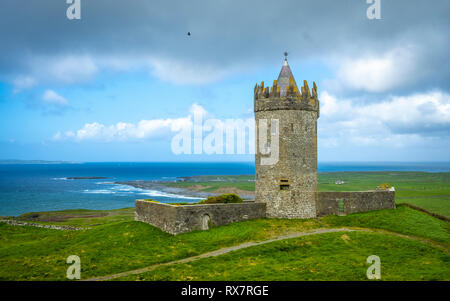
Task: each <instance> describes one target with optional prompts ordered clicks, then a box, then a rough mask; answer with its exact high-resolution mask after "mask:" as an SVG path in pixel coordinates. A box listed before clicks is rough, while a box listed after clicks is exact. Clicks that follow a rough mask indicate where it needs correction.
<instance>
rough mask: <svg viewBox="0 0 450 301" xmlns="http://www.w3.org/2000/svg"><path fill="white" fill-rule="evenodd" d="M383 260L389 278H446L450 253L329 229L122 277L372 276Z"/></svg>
mask: <svg viewBox="0 0 450 301" xmlns="http://www.w3.org/2000/svg"><path fill="white" fill-rule="evenodd" d="M372 254H376V255H377V256H379V257H380V260H381V276H382V279H383V280H443V279H448V277H449V276H450V266H449V264H448V262H449V260H450V256H449V255H446V254H444V253H443V252H441V251H439V250H436V249H434V248H432V247H429V246H426V245H423V244H422V243H420V242H417V241H413V240H408V239H404V238H399V237H394V236H387V235H383V234H378V233H357V232H352V233H343V232H341V233H326V234H321V235H313V236H310V237H302V238H296V239H288V240H283V241H277V242H273V243H269V244H267V245H262V246H258V247H251V248H247V249H242V250H239V251H236V252H233V253H231V254H225V255H222V256H219V257H217V258H206V259H200V260H197V261H195V262H192V263H184V264H177V265H174V266H166V267H160V268H157V269H155V270H153V271H151V272H147V273H144V274H141V275H133V276H128V277H123V278H121V279H120V280H158V281H160V280H176V281H179V280H189V281H190V280H194V281H195V280H197V281H198V280H200V281H204V280H216V281H230V280H234V281H239V280H240V281H247V280H261V281H262V280H265V281H270V280H277V281H278V280H286V281H293V280H294V281H295V280H339V281H342V280H353V281H354V280H367V277H366V270H367V268H368V266H369V265H368V264H367V263H366V259H367V257H368V256H369V255H372Z"/></svg>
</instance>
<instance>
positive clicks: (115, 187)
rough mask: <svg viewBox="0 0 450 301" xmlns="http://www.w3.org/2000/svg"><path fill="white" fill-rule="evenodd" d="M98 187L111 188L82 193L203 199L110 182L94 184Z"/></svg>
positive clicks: (87, 190)
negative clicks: (106, 186)
mask: <svg viewBox="0 0 450 301" xmlns="http://www.w3.org/2000/svg"><path fill="white" fill-rule="evenodd" d="M96 184H99V185H105V184H109V185H111V187H108V188H107V189H104V188H103V189H92V190H90V189H85V190H84V191H83V193H93V194H96V193H97V194H116V195H136V194H138V195H145V196H150V197H162V198H169V199H185V200H201V199H203V198H198V197H191V196H185V195H179V194H173V193H167V192H163V191H159V190H151V189H142V188H137V187H133V186H129V185H123V184H115V183H111V182H109V183H108V182H99V183H96Z"/></svg>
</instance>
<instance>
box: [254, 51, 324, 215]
mask: <svg viewBox="0 0 450 301" xmlns="http://www.w3.org/2000/svg"><path fill="white" fill-rule="evenodd" d="M286 55H287V54H286ZM254 111H255V122H256V145H255V149H256V155H255V168H256V184H255V200H256V201H257V202H264V203H266V208H267V217H275V218H311V217H316V199H317V118H318V117H319V99H318V97H317V87H316V84H315V83H313V89H312V93H311V92H310V90H309V87H308V83H307V82H306V81H304V85H303V87H301V90H300V91H299V89H298V87H297V83H296V82H295V79H294V76H293V75H292V72H291V69H290V67H289V64H288V61H287V58H285V60H284V64H283V67H282V68H281V72H280V75H279V76H278V80H274V82H273V86H272V87H270V88H269V87H264V82H261V84H260V85H256V86H255V91H254Z"/></svg>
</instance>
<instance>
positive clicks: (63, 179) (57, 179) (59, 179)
mask: <svg viewBox="0 0 450 301" xmlns="http://www.w3.org/2000/svg"><path fill="white" fill-rule="evenodd" d="M52 180H56V181H65V180H68V179H67V178H52Z"/></svg>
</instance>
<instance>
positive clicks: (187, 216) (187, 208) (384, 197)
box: [135, 190, 395, 234]
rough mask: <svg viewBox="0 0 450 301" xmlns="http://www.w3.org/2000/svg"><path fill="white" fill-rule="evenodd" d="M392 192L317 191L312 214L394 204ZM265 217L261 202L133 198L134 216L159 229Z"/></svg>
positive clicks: (202, 227)
mask: <svg viewBox="0 0 450 301" xmlns="http://www.w3.org/2000/svg"><path fill="white" fill-rule="evenodd" d="M394 199H395V192H394V191H389V190H373V191H352V192H334V191H330V192H328V191H327V192H318V193H317V203H316V210H317V212H316V215H317V216H324V215H346V214H351V213H356V212H367V211H373V210H380V209H394V208H395V200H394ZM264 217H266V204H265V203H264V202H258V201H256V202H254V201H244V202H243V203H236V204H202V205H171V204H164V203H158V202H153V201H148V200H136V201H135V220H137V221H141V222H145V223H149V224H151V225H153V226H155V227H158V228H160V229H161V230H163V231H165V232H168V233H171V234H179V233H183V232H190V231H194V230H208V229H209V228H210V227H212V226H222V225H226V224H230V223H234V222H240V221H244V220H249V219H255V218H264Z"/></svg>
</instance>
